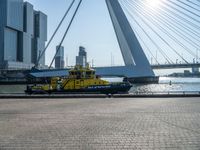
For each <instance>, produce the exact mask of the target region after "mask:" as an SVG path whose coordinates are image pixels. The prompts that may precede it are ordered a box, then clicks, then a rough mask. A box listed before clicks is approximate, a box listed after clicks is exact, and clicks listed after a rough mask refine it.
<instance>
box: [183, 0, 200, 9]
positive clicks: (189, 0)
mask: <svg viewBox="0 0 200 150" xmlns="http://www.w3.org/2000/svg"><path fill="white" fill-rule="evenodd" d="M186 1H187V2H189V3H191V4H193V5H195V6H198V7H200V5H198V4H197V3H195V2H192V1H191V0H186Z"/></svg>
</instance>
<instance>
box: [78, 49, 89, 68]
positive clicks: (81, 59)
mask: <svg viewBox="0 0 200 150" xmlns="http://www.w3.org/2000/svg"><path fill="white" fill-rule="evenodd" d="M76 65H80V66H83V67H85V66H86V65H87V52H86V50H85V47H83V46H80V47H79V55H78V56H76Z"/></svg>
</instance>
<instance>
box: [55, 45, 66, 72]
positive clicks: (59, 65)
mask: <svg viewBox="0 0 200 150" xmlns="http://www.w3.org/2000/svg"><path fill="white" fill-rule="evenodd" d="M58 48H59V46H57V47H56V52H57V50H58V52H57V54H56V58H55V68H56V69H63V68H64V66H65V61H64V47H63V46H61V47H60V49H58Z"/></svg>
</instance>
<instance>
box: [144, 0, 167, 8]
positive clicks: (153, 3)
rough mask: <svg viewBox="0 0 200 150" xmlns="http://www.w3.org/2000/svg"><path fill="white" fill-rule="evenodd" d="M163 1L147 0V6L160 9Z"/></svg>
mask: <svg viewBox="0 0 200 150" xmlns="http://www.w3.org/2000/svg"><path fill="white" fill-rule="evenodd" d="M162 1H163V0H146V4H147V6H149V7H152V8H158V7H160V5H161V4H162Z"/></svg>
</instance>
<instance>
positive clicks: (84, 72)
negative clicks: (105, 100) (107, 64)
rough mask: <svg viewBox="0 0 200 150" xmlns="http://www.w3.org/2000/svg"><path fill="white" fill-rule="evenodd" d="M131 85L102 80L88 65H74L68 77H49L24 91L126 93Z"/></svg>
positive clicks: (42, 92) (34, 92)
mask: <svg viewBox="0 0 200 150" xmlns="http://www.w3.org/2000/svg"><path fill="white" fill-rule="evenodd" d="M131 87H132V86H131V85H130V83H128V82H120V83H109V82H108V81H105V80H102V79H101V78H100V77H99V76H97V75H96V74H95V70H93V69H91V68H90V67H89V65H88V66H87V67H82V66H75V67H74V68H73V69H71V70H70V71H69V76H68V77H65V78H60V77H59V78H58V77H54V78H51V81H50V84H46V85H28V86H27V89H26V90H25V92H26V93H27V94H45V93H46V94H52V93H53V94H76V93H84V94H88V93H92V94H93V93H94V94H96V93H99V94H116V93H128V91H129V90H130V88H131Z"/></svg>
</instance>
